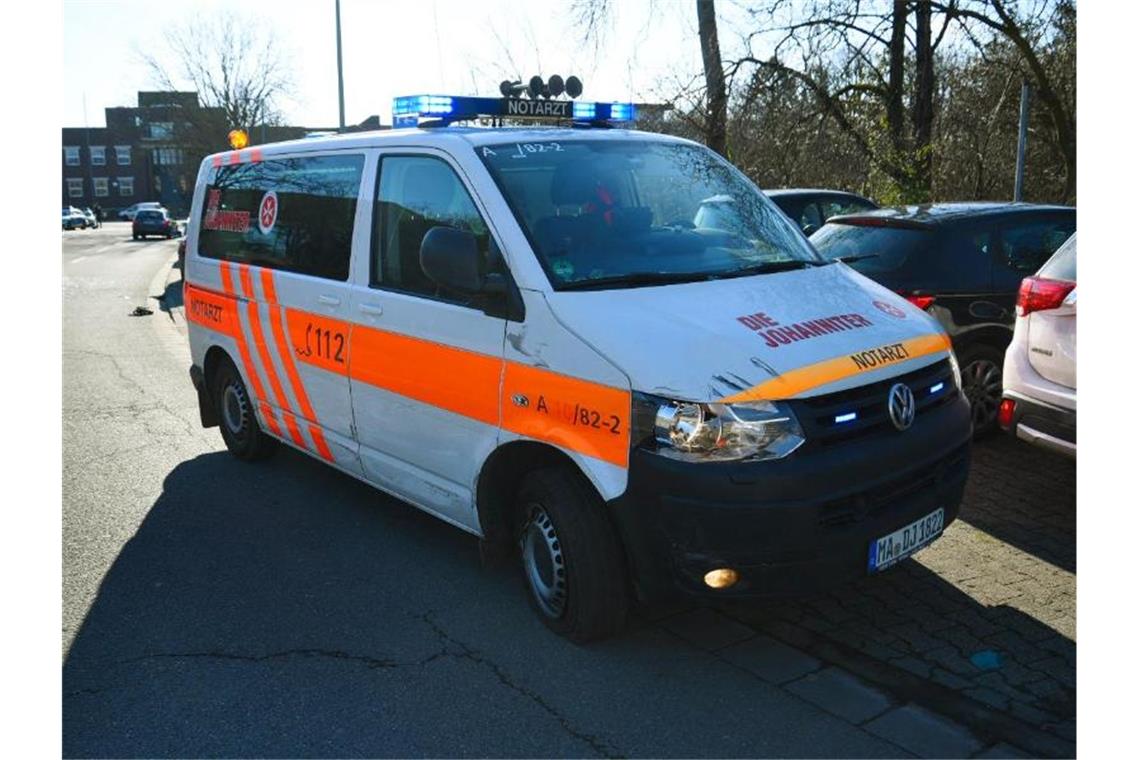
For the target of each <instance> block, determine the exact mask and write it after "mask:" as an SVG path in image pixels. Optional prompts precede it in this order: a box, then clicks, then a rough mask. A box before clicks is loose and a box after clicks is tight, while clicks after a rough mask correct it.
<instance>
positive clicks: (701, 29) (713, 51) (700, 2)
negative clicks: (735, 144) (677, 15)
mask: <svg viewBox="0 0 1140 760" xmlns="http://www.w3.org/2000/svg"><path fill="white" fill-rule="evenodd" d="M697 34H698V35H699V36H700V38H701V61H702V63H703V64H704V69H705V93H706V98H705V100H706V102H707V105H708V115H707V116H706V117H705V144H706V145H708V146H709V147H710V148H712V149H713V150H715V151H716V152H717V153H719V154H721V155H722V156H723V155H727V145H726V137H727V136H726V131H727V124H728V92H727V91H726V89H725V86H724V63H723V62H722V60H721V57H720V40H719V39H717V31H716V8H715V7H714V5H713V0H697Z"/></svg>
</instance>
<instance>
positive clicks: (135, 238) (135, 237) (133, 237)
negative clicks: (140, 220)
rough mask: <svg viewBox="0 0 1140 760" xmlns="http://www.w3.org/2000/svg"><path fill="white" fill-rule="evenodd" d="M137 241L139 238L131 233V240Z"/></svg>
mask: <svg viewBox="0 0 1140 760" xmlns="http://www.w3.org/2000/svg"><path fill="white" fill-rule="evenodd" d="M138 239H139V236H138V235H137V234H136V233H134V232H132V233H131V240H138Z"/></svg>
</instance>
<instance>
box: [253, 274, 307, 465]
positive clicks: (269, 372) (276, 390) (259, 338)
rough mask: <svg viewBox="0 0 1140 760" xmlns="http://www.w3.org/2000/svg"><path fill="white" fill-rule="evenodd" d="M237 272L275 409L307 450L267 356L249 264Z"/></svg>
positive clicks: (275, 371) (275, 372)
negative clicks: (239, 275) (275, 402)
mask: <svg viewBox="0 0 1140 760" xmlns="http://www.w3.org/2000/svg"><path fill="white" fill-rule="evenodd" d="M238 271H239V272H241V286H242V288H243V289H244V290H245V295H246V298H248V299H249V300H248V301H246V304H245V308H246V316H247V317H248V318H249V331H250V333H252V334H253V344H254V346H256V348H257V355H258V357H259V358H260V359H261V366H263V367H265V375H266V377H268V378H269V388H270V389H271V390H272V391H273V398H274V399H275V400H276V401H277V408H278V409H280V410H281V412H282V416H283V417H284V418H285V427H286V428H287V429H288V430H289V437H291V438H292V439H293V443H295V444H296V445H297V446H298V447H300V448H302V449H307V448H308V446H307V445H306V444H305V439H304V437H303V436H302V435H301V431H300V430H299V429H298V428H297V421H296V419H294V417H293V415H292V414H291V413H290V410H289V397H288V396H286V395H285V388H284V387H283V386H282V385H281V380H280V378H278V377H277V368H276V367H274V366H273V358H272V357H271V356H270V355H269V346H268V345H266V341H265V333H264V331H263V330H262V329H261V312H260V311H259V310H258V307H257V301H256V300H254V291H253V276H252V275H251V273H250V271H249V264H239V265H238Z"/></svg>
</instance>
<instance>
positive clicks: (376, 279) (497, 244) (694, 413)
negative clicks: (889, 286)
mask: <svg viewBox="0 0 1140 760" xmlns="http://www.w3.org/2000/svg"><path fill="white" fill-rule="evenodd" d="M468 100H474V99H468ZM487 100H488V101H490V100H491V99H487ZM506 100H509V99H504V101H503V102H505V101H506ZM424 102H427V101H424ZM439 102H440V101H438V100H437V101H431V103H429V106H431V104H435V107H438V104H439ZM462 105H463V100H462V99H456V100H455V101H454V102H452V101H451V99H448V107H449V108H452V109H453V112H452V114H451V115H452V116H454V117H456V118H458V117H460V116H464V115H465V114H463V113H460V112H459V111H460V110H461V108H460V107H461V106H462ZM581 105H582V104H581V103H575V104H574V106H575V110H574V111H573V113H574V114H578V113H579V110H578V108H577V107H578V106H581ZM425 110H426V109H425ZM600 110H602V109H598V110H595V111H592V112H590V114H589V115H590V116H591V117H593V118H589V119H585V120H584V122H583V123H581V124H576V125H573V126H568V127H539V128H478V127H476V128H468V127H461V126H453V125H451V124H450V122H451V121H454V120H455V119H453V118H439V119H438V121H437V123H436V124H435V125H434V126H420V127H415V128H409V129H397V130H391V131H381V132H368V133H358V134H349V135H340V136H331V137H320V138H316V139H307V140H300V141H296V142H287V143H279V144H272V145H264V146H259V147H254V148H249V149H246V150H241V151H233V152H228V153H221V154H218V155H214V156H210V157H208V158H207V159H206V160H205V161H204V162H203V164H202V167H201V170H200V172H199V175H198V180H197V187H196V189H195V193H194V201H193V210H192V212H191V218H190V226H189V233H188V239H187V253H186V262H185V302H186V315H187V318H188V321H189V325H190V345H191V350H192V358H193V366H192V368H191V377H192V379H193V382H194V385H195V387H196V388H197V391H198V397H199V403H200V407H201V416H202V421H203V424H204V425H207V426H213V425H219V426H220V428H221V433H222V437H223V439H224V440H225V444H226V446H227V447H228V448H229V450H230V451H231V452H232V453H233V454H234V455H236V456H238V457H241V458H243V459H260V458H262V457H264V456H266V455H268V454H269V453H271V452H272V451H273V450H274V448H275V447H277V446H278V445H279V444H284V445H286V446H291V447H293V448H295V449H297V450H298V451H301V452H304V453H306V454H309V455H310V456H313V457H317V458H319V459H322V460H324V461H325V462H327V463H328V464H329V465H330V466H332V467H335V468H337V469H339V470H341V471H343V472H345V473H347V474H349V475H352V476H353V477H356V478H359V479H361V480H363V481H365V482H367V483H370V484H372V485H373V486H375V487H376V488H378V489H380V490H382V491H385V492H387V493H390V494H393V495H395V496H398V497H399V498H401V499H404V500H406V501H408V502H410V503H412V504H414V505H415V506H417V507H419V508H421V509H423V510H426V511H428V512H430V513H432V514H434V515H436V516H438V517H439V518H441V519H442V520H445V521H447V522H449V523H452V524H453V525H455V526H458V527H459V528H461V529H463V530H466V531H469V532H470V533H473V534H475V535H476V536H479V537H480V538H481V539H482V540H483V541H484V542H485V546H486V548H487V549H488V550H491V551H496V552H505V551H513V552H516V553H517V554H518V556H519V557H520V558H521V566H522V569H523V572H524V574H525V576H526V578H527V581H528V586H529V589H530V592H531V594H530V596H531V600H532V602H533V604H534V606H535V608H536V609H537V611H538V612H539V614H540V615H541V617H542V619H543V620H545V621H546V622H547V624H548V625H550V626H551V627H552V628H553V629H554V630H556V631H558V632H560V633H562V634H565V635H567V636H570V637H572V638H574V639H577V640H585V639H590V638H596V637H600V636H605V635H608V634H612V633H614V632H615V631H617V630H618V629H619V628H620V627H621V625H622V623H623V621H624V619H625V616H626V612H627V609H628V606H629V604H630V602H631V600H632V599H634V598H639V599H642V600H652V599H658V598H661V597H662V596H666V595H669V594H674V593H678V592H679V593H685V594H693V595H709V596H713V597H747V596H754V595H765V594H773V593H782V592H787V591H795V590H800V589H808V588H813V587H817V586H819V585H821V584H828V583H834V582H838V581H842V580H844V579H850V578H855V577H859V576H861V575H864V574H867V573H874V572H877V571H879V570H882V569H885V568H887V567H890V566H891V565H893V564H895V563H896V562H898V561H899V560H900V559H903V558H905V557H907V556H909V555H910V554H911V553H913V552H914V551H916V550H917V549H920V548H921V547H923V546H925V545H927V544H928V543H930V542H931V541H932V540H934V539H935V538H937V537H938V536H939V535H940V534H941V532H942V530H943V528H944V526H945V525H947V524H948V523H949V522H950V521H951V520H953V519H954V517H955V516H956V515H957V511H958V505H959V502H960V501H961V497H962V492H963V488H964V485H965V482H966V475H967V471H968V467H969V440H970V418H969V409H968V406H967V404H966V402H965V400H964V399H963V397H962V394H961V392H960V390H959V378H958V374H957V367H956V364H955V359H954V356H953V353H952V351H951V350H950V345H949V341H948V339H947V337H946V335H945V334H944V333H943V332H942V330H941V329H940V328H939V326H938V323H937V322H936V321H935V320H934V319H932V318H931V317H929V316H928V315H926V314H925V313H923V312H921V311H919V310H918V309H916V308H914V307H913V306H911V305H910V304H908V303H907V302H906V300H905V299H903V298H901V297H899V296H898V295H896V294H894V293H892V292H890V291H888V290H886V289H884V288H882V287H880V286H878V285H876V284H875V283H873V282H871V281H870V280H868V279H866V278H865V277H862V276H861V275H859V274H857V273H856V272H854V271H853V270H852V269H850V268H849V267H848V266H847V265H846V264H844V263H843V262H833V261H827V260H824V259H822V258H821V257H819V256H818V255H817V254H816V252H815V251H814V250H813V248H812V247H811V245H810V244H809V243H808V241H807V240H806V239H805V238H804V236H803V235H802V234H801V233H800V231H799V230H798V229H797V228H796V227H795V226H794V225H793V224H792V223H791V222H789V221H788V219H787V218H785V217H784V215H783V214H781V213H780V211H779V210H778V209H777V208H776V207H775V206H774V205H773V204H772V203H771V202H770V201H769V200H768V199H767V198H765V196H764V195H763V193H761V192H760V190H759V189H758V188H756V187H755V186H754V185H753V184H752V183H751V182H750V181H749V180H748V179H747V178H745V177H744V176H743V175H742V174H741V173H740V172H739V171H737V170H736V169H735V168H733V167H732V166H731V165H730V164H729V163H727V162H726V161H724V160H723V159H722V158H720V157H719V156H717V155H716V154H714V153H713V152H711V151H709V150H708V149H707V148H705V147H703V146H701V145H698V144H695V143H692V142H689V141H687V140H682V139H678V138H673V137H667V136H664V135H659V134H648V133H641V132H637V131H634V130H631V129H608V128H587V127H604V126H609V124H605V123H602V122H605V121H606V120H605V119H604V118H603V119H599V118H596V117H597V114H598V113H599V111H600ZM616 111H617V109H616V108H615V109H613V110H612V111H610V110H606V112H607V113H613V112H616ZM583 112H584V111H583ZM418 115H419V116H421V117H423V116H433V115H434V116H436V117H440V116H441V114H438V113H435V114H431V113H425V112H421V113H419V114H418ZM571 121H572V119H571Z"/></svg>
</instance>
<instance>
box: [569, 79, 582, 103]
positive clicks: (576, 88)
mask: <svg viewBox="0 0 1140 760" xmlns="http://www.w3.org/2000/svg"><path fill="white" fill-rule="evenodd" d="M566 94H567V95H569V96H570V97H572V98H576V97H578V96H579V95H581V94H582V80H581V79H579V78H578V77H574V76H570V77H566Z"/></svg>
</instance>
